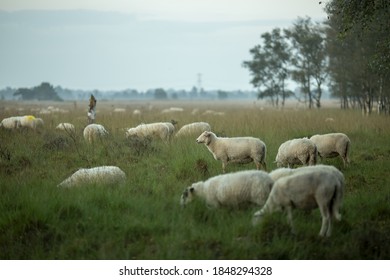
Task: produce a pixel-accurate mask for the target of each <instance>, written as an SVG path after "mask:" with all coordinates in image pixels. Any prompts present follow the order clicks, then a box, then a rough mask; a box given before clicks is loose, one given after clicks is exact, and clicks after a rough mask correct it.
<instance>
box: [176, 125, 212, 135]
mask: <svg viewBox="0 0 390 280" xmlns="http://www.w3.org/2000/svg"><path fill="white" fill-rule="evenodd" d="M203 131H211V126H210V125H209V124H208V123H207V122H193V123H189V124H186V125H183V126H182V127H181V128H180V129H179V131H178V132H177V133H176V137H180V136H193V135H199V134H200V133H202V132H203Z"/></svg>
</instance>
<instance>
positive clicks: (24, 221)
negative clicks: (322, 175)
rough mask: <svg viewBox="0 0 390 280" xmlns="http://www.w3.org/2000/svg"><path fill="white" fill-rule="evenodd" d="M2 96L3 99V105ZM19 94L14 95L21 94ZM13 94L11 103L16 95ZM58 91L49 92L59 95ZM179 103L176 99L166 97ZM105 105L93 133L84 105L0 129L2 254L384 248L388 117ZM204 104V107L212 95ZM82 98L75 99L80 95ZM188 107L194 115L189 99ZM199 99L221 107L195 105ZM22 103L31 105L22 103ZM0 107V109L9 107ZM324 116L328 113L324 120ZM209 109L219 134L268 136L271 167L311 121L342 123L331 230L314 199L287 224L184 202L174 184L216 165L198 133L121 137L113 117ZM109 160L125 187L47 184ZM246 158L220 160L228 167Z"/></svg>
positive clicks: (388, 204)
mask: <svg viewBox="0 0 390 280" xmlns="http://www.w3.org/2000/svg"><path fill="white" fill-rule="evenodd" d="M11 105H12V104H10V106H11ZM22 105H24V104H22ZM22 105H18V104H16V106H15V108H17V107H19V106H22ZM65 105H67V104H66V103H63V104H62V103H58V106H65ZM176 105H177V106H180V105H181V104H174V106H176ZM131 106H134V108H135V106H136V105H133V104H129V105H127V107H126V108H127V109H128V110H127V111H128V112H127V113H125V114H112V113H111V111H112V106H110V105H109V104H104V102H101V103H100V105H99V110H100V111H99V112H98V115H97V120H98V122H99V123H102V124H103V125H104V126H105V127H106V128H107V129H108V130H109V131H110V137H109V138H108V139H104V140H102V141H101V142H99V143H96V144H95V145H93V146H91V145H87V144H86V143H85V142H84V139H83V138H82V127H83V126H84V125H85V112H84V111H83V110H81V109H77V108H76V109H71V110H72V111H71V113H70V114H52V115H45V116H42V118H43V119H44V121H45V127H44V129H42V130H40V131H29V130H20V131H8V130H4V129H1V130H0V259H389V258H390V237H389V232H390V188H389V186H390V184H389V176H388V174H389V170H390V145H389V143H390V142H389V140H390V127H389V118H388V117H384V116H376V115H373V116H370V117H362V116H361V114H360V112H357V111H341V110H337V109H322V110H301V111H298V110H293V109H286V110H281V111H280V110H273V109H269V108H266V109H264V110H258V109H256V108H254V107H253V106H251V104H248V105H246V106H244V105H231V104H228V105H227V104H218V103H216V104H214V105H212V106H211V105H210V106H208V107H207V108H206V107H205V106H206V105H205V104H192V103H186V104H183V107H184V108H185V111H184V112H182V113H177V114H173V115H162V114H161V113H160V111H161V110H160V109H161V108H163V107H164V106H166V107H170V106H173V105H172V104H168V103H167V104H164V103H163V104H154V109H153V110H146V111H143V114H142V117H141V118H134V117H133V116H132V114H131V112H132V108H133V107H131ZM213 106H214V107H213ZM79 107H80V106H79ZM195 107H196V108H199V109H200V112H199V114H198V115H192V114H191V111H192V109H193V108H195ZM206 109H215V111H224V112H225V113H226V114H225V116H213V115H207V116H202V115H201V112H202V111H204V110H206ZM26 110H27V112H26V114H27V113H31V112H30V111H28V110H29V108H27V107H26ZM17 114H18V113H17V112H16V111H12V110H11V111H7V112H5V111H0V117H1V118H4V117H8V116H11V115H17ZM327 117H332V118H334V119H335V122H332V123H326V122H325V121H324V120H325V118H327ZM172 118H174V119H176V120H177V121H179V126H181V125H184V124H186V123H189V122H192V121H207V122H209V123H210V124H211V126H212V128H213V130H214V131H215V132H216V133H217V134H219V135H226V136H244V135H251V136H256V137H259V138H261V139H262V140H263V141H264V142H265V143H266V144H267V160H266V161H267V166H268V171H271V170H273V169H275V168H276V165H275V164H274V162H273V161H274V159H275V156H276V153H277V149H278V147H279V145H280V144H281V143H282V142H284V141H286V140H288V139H291V138H295V137H303V136H309V135H312V134H315V133H326V132H336V131H339V132H344V133H346V134H347V135H349V137H350V138H351V141H352V147H351V165H350V166H349V167H348V168H346V169H345V168H343V166H342V161H341V159H339V158H335V159H327V160H325V161H324V163H326V164H332V165H335V166H336V167H338V168H340V169H341V170H342V171H343V173H344V175H345V177H346V192H345V199H344V204H343V208H342V215H343V220H342V221H341V222H339V223H334V225H333V232H332V236H331V237H330V238H325V239H321V238H319V237H318V232H319V230H320V226H321V219H320V214H319V211H318V210H315V211H312V212H311V213H305V212H301V211H295V212H294V214H293V215H294V222H295V226H296V234H295V235H293V234H291V232H290V228H289V227H288V225H287V222H286V217H285V215H284V214H282V213H275V214H272V215H270V216H268V217H266V218H265V219H264V222H263V223H262V224H261V225H259V226H257V227H253V226H252V225H251V218H252V215H253V213H254V212H255V211H257V210H258V207H255V206H248V207H244V208H240V209H229V208H221V209H208V208H207V207H206V206H205V204H204V202H203V201H195V202H193V203H192V204H190V205H188V206H187V207H186V208H184V209H182V208H181V207H180V205H179V198H180V195H181V192H182V191H183V189H184V188H185V187H187V186H188V185H190V184H191V183H193V182H196V181H199V180H205V179H207V178H209V177H212V176H215V175H218V174H220V173H221V170H222V166H221V162H219V161H216V160H214V159H213V157H212V155H211V154H210V152H209V151H208V150H207V148H206V147H205V146H204V145H199V144H196V142H195V138H196V137H188V138H183V139H174V140H173V141H172V143H170V144H165V143H160V142H158V141H141V142H131V141H129V140H126V139H125V138H124V133H123V130H122V129H123V128H126V127H131V126H135V125H137V124H139V123H140V122H152V121H167V120H170V119H172ZM62 121H64V122H65V121H66V122H72V123H74V124H75V125H76V129H77V133H76V135H75V136H74V137H70V136H69V135H67V134H66V133H60V132H58V131H56V130H55V129H54V128H55V126H56V125H57V124H58V123H59V122H62ZM100 165H116V166H118V167H120V168H121V169H122V170H123V171H124V172H125V173H126V174H127V182H126V185H125V186H123V187H117V188H116V187H113V188H112V187H111V188H107V187H103V186H84V187H81V188H75V189H58V188H57V187H56V185H57V184H58V183H60V182H61V181H62V180H64V179H65V178H66V177H68V176H69V175H71V174H72V173H73V172H74V171H76V170H77V169H78V168H81V167H94V166H100ZM253 168H254V164H247V165H234V164H232V165H228V167H227V171H228V172H232V171H236V170H244V169H253Z"/></svg>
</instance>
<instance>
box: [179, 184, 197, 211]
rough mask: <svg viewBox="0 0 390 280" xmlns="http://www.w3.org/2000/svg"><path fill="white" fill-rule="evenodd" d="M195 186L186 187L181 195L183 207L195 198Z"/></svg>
mask: <svg viewBox="0 0 390 280" xmlns="http://www.w3.org/2000/svg"><path fill="white" fill-rule="evenodd" d="M194 191H195V188H194V187H193V186H191V187H188V188H186V189H185V190H184V191H183V193H182V195H181V197H180V205H181V207H185V206H186V205H187V204H188V203H190V202H191V201H192V199H193V195H194Z"/></svg>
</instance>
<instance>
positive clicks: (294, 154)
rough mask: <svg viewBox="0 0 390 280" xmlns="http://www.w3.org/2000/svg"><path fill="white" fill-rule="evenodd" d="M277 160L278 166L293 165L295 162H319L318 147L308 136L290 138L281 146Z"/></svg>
mask: <svg viewBox="0 0 390 280" xmlns="http://www.w3.org/2000/svg"><path fill="white" fill-rule="evenodd" d="M275 162H276V164H277V166H278V167H286V166H287V167H293V166H294V165H295V164H303V165H315V164H317V147H316V145H315V144H314V143H313V142H312V141H310V140H309V139H307V138H298V139H292V140H288V141H286V142H284V143H282V144H281V145H280V146H279V149H278V153H277V155H276V159H275Z"/></svg>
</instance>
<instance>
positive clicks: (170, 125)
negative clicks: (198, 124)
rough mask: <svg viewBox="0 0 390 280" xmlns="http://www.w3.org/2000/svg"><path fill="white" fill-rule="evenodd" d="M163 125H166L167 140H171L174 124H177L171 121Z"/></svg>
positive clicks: (174, 128) (174, 129)
mask: <svg viewBox="0 0 390 280" xmlns="http://www.w3.org/2000/svg"><path fill="white" fill-rule="evenodd" d="M164 124H166V125H167V126H168V139H172V137H173V135H174V134H175V131H176V127H175V124H177V122H176V121H174V120H171V121H170V122H164Z"/></svg>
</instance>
